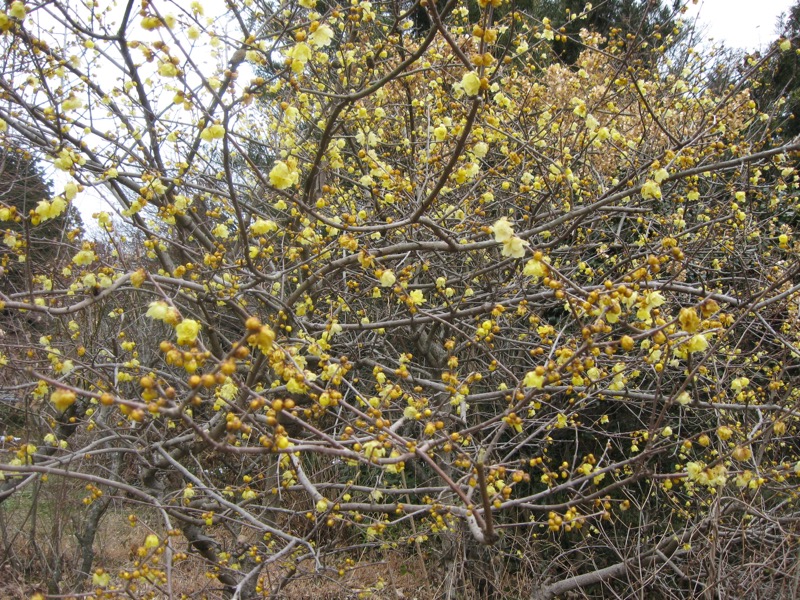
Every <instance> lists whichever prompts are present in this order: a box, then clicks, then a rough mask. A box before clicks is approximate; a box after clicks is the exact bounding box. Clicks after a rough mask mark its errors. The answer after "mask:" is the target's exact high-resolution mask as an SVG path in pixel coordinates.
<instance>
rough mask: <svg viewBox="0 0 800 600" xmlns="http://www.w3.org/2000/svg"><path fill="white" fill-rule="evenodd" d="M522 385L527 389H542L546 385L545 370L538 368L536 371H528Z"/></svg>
mask: <svg viewBox="0 0 800 600" xmlns="http://www.w3.org/2000/svg"><path fill="white" fill-rule="evenodd" d="M522 385H523V386H525V387H526V388H536V389H541V388H542V386H543V385H544V369H542V368H538V367H537V369H536V370H535V371H528V372H527V373H526V374H525V378H524V379H523V380H522Z"/></svg>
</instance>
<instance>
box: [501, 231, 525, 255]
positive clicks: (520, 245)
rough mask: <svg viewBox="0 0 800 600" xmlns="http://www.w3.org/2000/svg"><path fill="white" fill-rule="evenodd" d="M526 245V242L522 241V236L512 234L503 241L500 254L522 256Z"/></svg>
mask: <svg viewBox="0 0 800 600" xmlns="http://www.w3.org/2000/svg"><path fill="white" fill-rule="evenodd" d="M527 245H528V242H526V241H524V240H523V239H522V238H518V237H517V236H513V237H512V238H511V239H510V240H508V241H507V242H504V243H503V249H502V250H501V251H500V254H502V255H503V256H510V257H511V258H522V257H523V256H525V247H526V246H527Z"/></svg>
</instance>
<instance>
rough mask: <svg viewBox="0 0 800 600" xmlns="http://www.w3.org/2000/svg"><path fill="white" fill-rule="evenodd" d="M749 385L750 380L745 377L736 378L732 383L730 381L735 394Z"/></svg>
mask: <svg viewBox="0 0 800 600" xmlns="http://www.w3.org/2000/svg"><path fill="white" fill-rule="evenodd" d="M748 385H750V379H748V378H747V377H737V378H736V379H734V380H733V381H731V389H732V390H733V391H734V392H736V393H737V394H738V393H739V392H741V391H742V389H744V388H746V387H747V386H748Z"/></svg>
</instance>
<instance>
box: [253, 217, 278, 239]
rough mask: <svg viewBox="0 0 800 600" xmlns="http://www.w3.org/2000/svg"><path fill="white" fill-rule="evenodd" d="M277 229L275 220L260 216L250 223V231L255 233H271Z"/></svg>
mask: <svg viewBox="0 0 800 600" xmlns="http://www.w3.org/2000/svg"><path fill="white" fill-rule="evenodd" d="M277 229H278V225H277V224H276V223H275V221H270V220H265V219H262V218H258V219H256V220H255V221H254V222H253V224H252V225H250V231H252V232H253V233H254V234H255V235H263V234H265V233H271V232H273V231H275V230H277Z"/></svg>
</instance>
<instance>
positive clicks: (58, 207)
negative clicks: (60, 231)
mask: <svg viewBox="0 0 800 600" xmlns="http://www.w3.org/2000/svg"><path fill="white" fill-rule="evenodd" d="M66 208H67V203H66V202H65V201H64V199H63V198H62V197H61V196H56V197H55V198H53V201H52V202H48V201H47V200H40V201H39V203H38V204H37V205H36V210H35V212H36V214H37V215H39V218H40V219H41V220H42V221H47V220H48V219H55V218H56V217H57V216H59V215H60V214H61V213H63V212H64V210H66Z"/></svg>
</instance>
